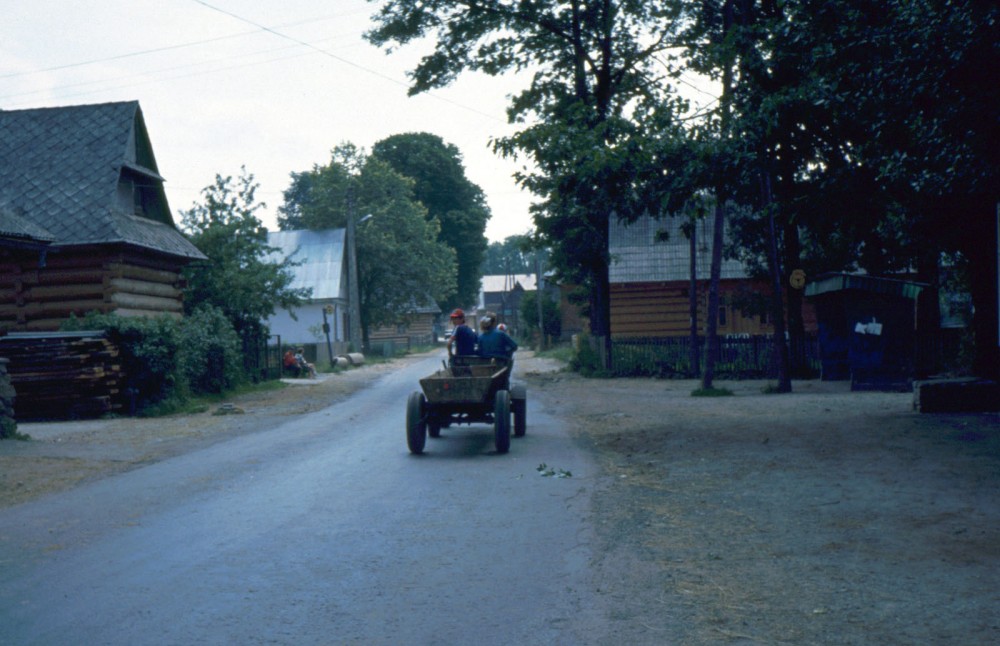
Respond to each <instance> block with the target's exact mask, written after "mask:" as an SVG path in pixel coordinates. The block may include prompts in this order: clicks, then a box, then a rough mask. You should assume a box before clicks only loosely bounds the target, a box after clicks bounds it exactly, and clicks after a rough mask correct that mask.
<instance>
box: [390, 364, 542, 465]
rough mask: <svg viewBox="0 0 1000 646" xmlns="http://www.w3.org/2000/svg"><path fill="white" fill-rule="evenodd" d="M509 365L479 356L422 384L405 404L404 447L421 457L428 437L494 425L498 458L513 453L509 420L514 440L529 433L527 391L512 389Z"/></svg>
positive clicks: (428, 377) (439, 372)
mask: <svg viewBox="0 0 1000 646" xmlns="http://www.w3.org/2000/svg"><path fill="white" fill-rule="evenodd" d="M510 372H511V362H508V361H505V360H502V359H484V358H481V357H464V356H460V357H455V361H454V365H452V366H451V367H448V366H445V367H444V368H442V369H441V370H438V371H437V372H435V373H434V374H432V375H429V376H427V377H424V378H423V379H421V380H420V388H421V389H422V391H423V392H419V391H416V392H413V393H412V394H411V395H410V398H409V401H407V405H406V443H407V445H408V446H409V448H410V452H411V453H423V450H424V443H425V442H426V439H427V435H430V436H431V437H438V436H440V435H441V429H442V428H448V427H449V426H452V425H453V424H492V425H493V434H494V437H495V442H496V449H497V453H506V452H507V451H509V450H510V436H511V416H513V418H514V428H513V432H514V435H515V436H517V437H521V436H522V435H524V434H525V432H526V430H527V421H526V413H527V391H526V390H525V388H524V387H523V386H514V387H511V386H510Z"/></svg>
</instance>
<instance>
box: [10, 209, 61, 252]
mask: <svg viewBox="0 0 1000 646" xmlns="http://www.w3.org/2000/svg"><path fill="white" fill-rule="evenodd" d="M0 238H13V239H16V240H24V241H30V242H37V243H40V244H47V243H50V242H52V241H53V240H55V238H54V237H53V236H52V234H51V233H49V232H48V231H46V230H45V229H43V228H42V227H40V226H37V225H36V224H34V223H32V222H30V221H29V220H26V219H24V218H22V217H21V216H19V215H17V214H15V213H12V212H10V211H8V210H4V209H0Z"/></svg>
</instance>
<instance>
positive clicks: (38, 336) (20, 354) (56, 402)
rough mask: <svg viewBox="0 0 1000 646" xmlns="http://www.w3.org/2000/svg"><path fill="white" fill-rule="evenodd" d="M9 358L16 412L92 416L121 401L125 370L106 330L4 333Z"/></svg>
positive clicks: (1, 340)
mask: <svg viewBox="0 0 1000 646" xmlns="http://www.w3.org/2000/svg"><path fill="white" fill-rule="evenodd" d="M0 356H3V357H6V358H7V359H9V360H10V363H9V364H8V365H7V372H8V374H9V375H10V381H11V385H13V387H14V391H15V393H16V399H15V403H14V414H15V417H16V418H17V419H18V420H19V421H20V420H28V419H73V418H79V417H94V416H98V415H102V414H104V413H109V412H112V411H114V410H117V409H119V408H121V406H122V396H121V395H122V392H121V390H122V384H124V382H125V375H124V374H123V372H122V368H121V362H120V361H119V359H118V349H117V348H116V347H115V346H114V345H113V344H112V343H111V341H109V340H108V339H107V337H106V336H105V334H104V332H99V331H98V332H44V333H43V332H25V333H13V334H8V335H6V336H0Z"/></svg>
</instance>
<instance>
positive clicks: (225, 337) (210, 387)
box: [178, 305, 246, 394]
mask: <svg viewBox="0 0 1000 646" xmlns="http://www.w3.org/2000/svg"><path fill="white" fill-rule="evenodd" d="M179 334H180V352H179V354H178V363H179V364H180V365H179V369H180V373H181V375H182V376H183V377H184V381H185V383H186V384H187V386H188V388H189V389H190V391H191V393H193V394H209V393H212V394H215V393H221V392H223V391H225V390H229V389H231V388H233V387H235V386H237V385H239V384H240V383H242V382H243V381H245V379H246V376H245V374H244V373H243V357H242V354H241V347H242V344H241V342H240V338H239V336H238V335H237V334H236V331H235V330H234V329H233V326H232V324H231V323H230V322H229V319H228V318H226V315H225V314H224V313H223V312H222V310H221V309H219V308H218V307H215V306H213V305H200V306H199V307H198V308H197V309H195V310H194V312H192V313H191V314H190V315H188V317H187V318H185V319H184V321H183V322H182V323H181V325H180V328H179Z"/></svg>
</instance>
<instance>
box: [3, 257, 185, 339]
mask: <svg viewBox="0 0 1000 646" xmlns="http://www.w3.org/2000/svg"><path fill="white" fill-rule="evenodd" d="M180 272H181V266H180V263H179V262H177V261H176V260H172V259H170V258H169V257H168V256H165V255H162V254H157V253H155V252H147V251H146V250H142V249H135V250H129V249H119V250H113V249H112V250H109V249H108V248H107V247H74V248H59V249H52V250H50V251H49V252H48V253H47V254H46V256H45V258H44V263H41V262H40V261H39V254H38V253H32V252H13V251H10V252H5V253H4V254H3V255H0V327H5V328H6V329H8V330H10V331H18V332H37V331H47V330H57V329H59V326H60V325H61V324H62V322H63V321H65V320H67V319H69V318H70V316H71V315H76V316H83V315H85V314H86V313H87V312H91V311H98V312H114V313H117V314H120V315H122V316H148V317H152V316H159V315H162V314H167V315H170V316H177V317H180V316H181V314H182V312H183V301H182V288H183V280H182V277H181V273H180Z"/></svg>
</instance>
